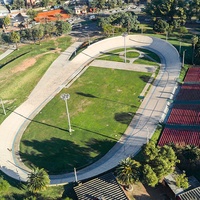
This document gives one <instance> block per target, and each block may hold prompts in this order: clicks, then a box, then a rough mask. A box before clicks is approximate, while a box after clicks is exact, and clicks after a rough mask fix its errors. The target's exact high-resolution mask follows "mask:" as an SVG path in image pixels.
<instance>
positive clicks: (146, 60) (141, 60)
mask: <svg viewBox="0 0 200 200" xmlns="http://www.w3.org/2000/svg"><path fill="white" fill-rule="evenodd" d="M133 64H141V65H152V66H159V65H158V63H157V62H154V61H152V60H150V59H149V58H146V57H143V58H139V59H137V60H135V61H134V62H133Z"/></svg>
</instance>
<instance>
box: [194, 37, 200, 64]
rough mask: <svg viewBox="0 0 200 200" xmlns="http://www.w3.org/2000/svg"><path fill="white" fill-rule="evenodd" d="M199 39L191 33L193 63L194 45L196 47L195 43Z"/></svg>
mask: <svg viewBox="0 0 200 200" xmlns="http://www.w3.org/2000/svg"><path fill="white" fill-rule="evenodd" d="M198 40H199V37H198V36H196V35H193V37H192V47H193V50H192V64H193V65H194V64H195V63H194V55H195V47H196V44H197V42H198Z"/></svg>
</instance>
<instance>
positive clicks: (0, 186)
mask: <svg viewBox="0 0 200 200" xmlns="http://www.w3.org/2000/svg"><path fill="white" fill-rule="evenodd" d="M9 187H10V185H9V183H8V182H7V181H6V180H4V179H3V177H0V193H1V194H3V193H4V192H7V191H8V189H9Z"/></svg>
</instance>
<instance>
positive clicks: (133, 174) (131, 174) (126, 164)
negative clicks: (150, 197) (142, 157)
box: [116, 157, 141, 189]
mask: <svg viewBox="0 0 200 200" xmlns="http://www.w3.org/2000/svg"><path fill="white" fill-rule="evenodd" d="M140 166H141V165H140V163H139V162H137V161H135V160H132V159H131V158H130V157H128V158H126V159H124V160H122V161H121V163H120V164H119V166H118V167H117V169H116V173H117V180H118V181H119V183H120V184H123V185H125V186H126V187H127V188H129V189H130V188H131V187H130V186H131V184H133V183H135V182H137V181H138V180H139V178H140Z"/></svg>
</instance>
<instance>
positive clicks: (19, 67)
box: [12, 48, 61, 73]
mask: <svg viewBox="0 0 200 200" xmlns="http://www.w3.org/2000/svg"><path fill="white" fill-rule="evenodd" d="M60 51H61V49H59V48H56V49H55V50H51V51H49V52H46V53H43V54H40V55H37V56H35V57H33V58H28V59H25V60H24V61H23V62H22V63H20V64H19V65H17V66H16V67H15V68H14V69H12V73H17V72H21V71H25V70H26V69H28V68H29V67H32V66H33V65H34V64H35V63H36V61H37V59H38V58H40V57H41V56H43V55H45V54H48V53H60Z"/></svg>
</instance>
